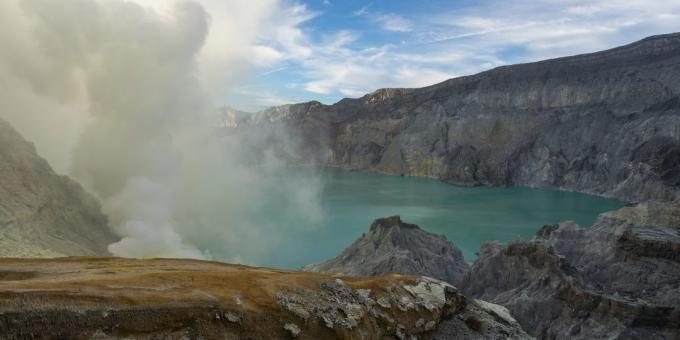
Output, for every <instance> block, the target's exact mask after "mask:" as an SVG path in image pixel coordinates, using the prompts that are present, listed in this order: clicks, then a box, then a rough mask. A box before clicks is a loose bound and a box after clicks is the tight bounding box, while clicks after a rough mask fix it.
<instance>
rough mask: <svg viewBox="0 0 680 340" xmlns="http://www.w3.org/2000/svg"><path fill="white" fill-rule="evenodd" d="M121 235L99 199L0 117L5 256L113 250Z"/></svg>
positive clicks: (0, 239) (0, 231) (0, 217)
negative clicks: (109, 222)
mask: <svg viewBox="0 0 680 340" xmlns="http://www.w3.org/2000/svg"><path fill="white" fill-rule="evenodd" d="M116 240H117V239H116V237H115V236H114V235H113V234H112V233H111V232H110V231H109V229H108V227H107V218H106V216H104V215H103V214H102V212H101V208H100V206H99V203H98V201H97V200H96V199H95V198H94V197H92V196H90V195H89V194H88V193H87V192H85V191H84V190H83V188H82V187H81V186H80V185H79V184H78V183H76V182H74V181H72V180H71V179H69V178H68V177H66V176H59V175H57V174H55V173H54V171H53V170H52V168H50V166H49V164H47V161H45V160H44V159H42V158H40V157H39V156H38V155H37V154H36V151H35V148H34V147H33V145H32V144H31V143H29V142H26V141H25V140H24V139H23V138H22V137H21V136H20V135H19V134H18V133H17V132H16V131H15V130H14V129H13V128H12V127H11V126H10V125H9V124H8V123H7V122H5V121H3V120H1V119H0V256H6V257H35V256H38V257H51V256H65V255H107V254H108V251H107V250H106V247H107V245H108V244H110V243H113V242H115V241H116Z"/></svg>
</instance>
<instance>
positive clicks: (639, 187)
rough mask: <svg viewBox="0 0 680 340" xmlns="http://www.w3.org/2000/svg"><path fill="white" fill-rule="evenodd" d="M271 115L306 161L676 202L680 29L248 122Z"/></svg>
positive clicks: (283, 109) (285, 109)
mask: <svg viewBox="0 0 680 340" xmlns="http://www.w3.org/2000/svg"><path fill="white" fill-rule="evenodd" d="M267 124H268V125H277V124H278V125H285V126H287V128H288V129H290V134H291V135H293V136H296V138H301V139H302V143H301V145H302V146H303V147H304V152H305V154H306V156H307V157H306V159H305V161H315V162H321V163H322V164H326V165H329V166H336V167H343V168H350V169H365V170H372V171H377V172H383V173H389V174H397V175H413V176H424V177H434V178H440V179H442V180H444V181H448V182H451V183H454V184H457V185H527V186H540V187H551V188H560V189H566V190H576V191H582V192H588V193H594V194H599V195H604V196H608V197H616V198H620V199H624V200H628V201H638V200H645V199H649V198H656V199H664V200H672V199H674V198H676V197H679V194H678V192H679V191H680V189H679V188H680V33H674V34H668V35H661V36H654V37H649V38H646V39H643V40H641V41H639V42H636V43H633V44H630V45H626V46H623V47H619V48H615V49H611V50H607V51H603V52H598V53H592V54H585V55H578V56H573V57H566V58H559V59H553V60H546V61H542V62H536V63H529V64H520V65H513V66H504V67H499V68H496V69H493V70H490V71H487V72H483V73H480V74H477V75H473V76H467V77H460V78H455V79H451V80H447V81H445V82H443V83H440V84H437V85H433V86H430V87H425V88H420V89H382V90H378V91H376V92H373V93H371V94H368V95H366V96H364V97H361V98H359V99H343V100H341V101H340V102H338V103H336V104H334V105H323V104H321V103H318V102H310V103H302V104H295V105H285V106H280V107H274V108H271V109H267V110H265V111H263V112H260V113H258V114H256V115H255V117H254V118H253V119H252V121H251V122H250V123H244V124H241V127H240V128H241V129H243V130H246V131H247V130H248V129H247V126H248V125H267Z"/></svg>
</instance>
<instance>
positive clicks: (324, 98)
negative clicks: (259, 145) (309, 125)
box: [220, 0, 680, 111]
mask: <svg viewBox="0 0 680 340" xmlns="http://www.w3.org/2000/svg"><path fill="white" fill-rule="evenodd" d="M675 31H680V1H675V0H674V1H668V0H666V1H658V0H649V1H639V0H602V1H594V0H563V1H557V0H537V1H528V0H507V1H502V2H496V1H442V0H424V1H380V0H376V1H355V0H353V1H339V0H326V1H324V0H309V1H281V2H279V3H277V4H276V12H275V13H274V15H272V16H271V20H269V22H267V23H266V24H265V25H264V28H263V29H261V32H260V34H259V35H258V36H257V38H256V39H255V40H254V41H255V42H254V43H253V45H252V48H251V52H252V55H251V56H250V58H249V62H250V65H249V70H250V72H248V76H247V77H245V78H244V79H242V80H241V81H239V83H238V85H236V86H232V87H230V88H229V89H228V91H225V93H224V94H223V95H221V96H220V100H221V101H222V103H220V104H224V105H230V106H234V107H237V108H240V109H244V110H249V111H254V110H259V109H262V108H265V107H268V106H271V105H279V104H284V103H294V102H302V101H309V100H318V101H321V102H323V103H327V104H331V103H334V102H336V101H338V100H340V99H341V98H343V97H359V96H361V95H363V94H365V93H367V92H371V91H374V90H376V89H378V88H382V87H420V86H426V85H430V84H434V83H437V82H440V81H442V80H445V79H448V78H451V77H456V76H461V75H467V74H474V73H477V72H480V71H483V70H487V69H490V68H493V67H496V66H499V65H505V64H514V63H520V62H528V61H535V60H541V59H546V58H553V57H559V56H565V55H573V54H579V53H586V52H594V51H598V50H602V49H606V48H611V47H614V46H618V45H622V44H626V43H629V42H633V41H635V40H638V39H641V38H643V37H645V36H649V35H654V34H662V33H669V32H675Z"/></svg>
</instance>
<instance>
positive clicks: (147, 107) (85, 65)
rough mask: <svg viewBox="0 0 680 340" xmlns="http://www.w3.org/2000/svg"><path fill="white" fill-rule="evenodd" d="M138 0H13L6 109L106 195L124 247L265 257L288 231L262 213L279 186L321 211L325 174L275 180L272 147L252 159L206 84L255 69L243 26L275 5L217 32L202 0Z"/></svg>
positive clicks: (0, 52)
mask: <svg viewBox="0 0 680 340" xmlns="http://www.w3.org/2000/svg"><path fill="white" fill-rule="evenodd" d="M141 2H142V3H143V4H140V3H136V2H130V1H123V0H107V1H104V0H64V1H51V0H26V1H19V0H16V1H15V0H8V1H3V2H2V3H1V4H0V20H1V21H2V22H3V23H4V24H3V25H4V26H5V27H4V28H3V30H0V44H1V45H2V46H3V47H2V49H0V86H1V87H0V103H1V104H0V106H1V107H2V116H3V117H4V118H6V119H8V120H9V121H10V122H11V123H13V124H14V125H15V126H16V127H17V128H18V129H19V130H20V131H21V132H22V133H23V134H24V135H25V136H26V137H27V138H28V139H30V140H33V141H35V142H36V144H37V147H38V151H39V152H40V153H41V154H42V155H43V156H45V157H46V158H48V160H49V161H50V162H51V163H52V164H54V165H55V167H56V168H57V170H58V171H59V170H61V171H68V173H69V174H71V175H73V176H74V177H76V178H77V179H78V180H79V181H81V183H83V184H84V185H85V186H86V187H87V188H88V189H89V190H90V191H93V192H94V193H95V194H97V195H98V196H99V197H100V199H102V201H103V203H104V210H105V212H106V213H107V214H108V215H109V218H110V225H111V226H112V228H114V230H115V231H116V232H117V233H119V234H120V236H121V238H122V239H121V241H120V242H118V243H115V244H112V245H111V246H110V247H109V250H110V251H111V252H112V253H113V254H114V255H121V256H132V257H151V256H156V257H168V256H171V257H192V258H216V259H221V260H228V261H239V262H256V261H258V260H259V259H260V258H262V257H263V256H266V255H267V254H265V253H263V249H267V245H268V244H269V243H270V242H275V241H276V238H277V236H276V234H277V233H278V232H279V231H278V230H277V226H276V225H273V224H271V223H268V222H262V221H256V219H254V218H253V216H256V215H257V213H256V212H257V211H258V209H266V208H267V205H268V204H270V202H268V200H271V199H272V198H271V197H273V196H272V195H271V193H272V192H273V191H282V192H286V193H287V194H286V197H291V198H293V199H290V200H286V202H279V203H280V204H285V206H284V209H283V211H284V212H286V213H287V214H289V216H296V217H295V218H302V219H312V220H316V219H319V218H320V208H319V207H318V206H317V203H315V202H317V200H316V194H317V192H318V190H319V189H318V188H319V185H318V184H319V182H318V180H313V179H312V180H304V182H296V181H294V180H293V181H287V182H283V183H281V182H278V181H277V174H278V173H279V172H280V171H282V169H283V164H282V161H281V160H279V159H277V157H275V156H273V153H267V152H266V150H265V151H264V154H268V155H269V157H266V158H265V159H264V160H263V161H262V162H257V164H254V162H252V160H251V159H250V151H249V150H245V149H244V148H243V143H242V141H241V140H240V139H239V137H236V136H224V135H223V134H221V133H220V132H219V131H217V128H216V126H215V122H216V121H217V120H216V119H213V118H215V117H216V112H215V109H214V108H213V103H212V101H211V98H210V97H211V96H210V94H211V93H212V91H210V90H205V89H206V87H210V86H213V85H215V84H216V83H217V78H216V75H220V76H221V78H222V79H223V80H222V83H226V82H227V81H235V79H238V78H237V76H236V75H237V74H238V73H240V72H242V71H243V70H245V69H246V67H245V65H244V63H243V60H244V55H243V51H244V50H247V47H248V45H247V44H248V43H249V41H247V39H245V38H244V37H254V36H255V32H253V31H254V30H256V27H255V26H253V25H252V22H258V21H259V20H265V19H266V16H267V15H269V12H268V10H267V8H270V7H271V6H270V7H267V6H262V7H261V8H260V11H257V10H250V11H249V12H248V13H242V12H241V13H239V12H236V13H233V16H234V17H235V18H238V19H235V20H238V21H237V23H238V22H240V21H243V20H247V21H249V22H251V23H250V24H249V25H250V26H245V27H242V29H247V30H249V31H248V32H242V33H240V34H234V33H233V32H229V34H226V33H225V34H226V37H227V38H224V37H225V35H220V37H222V38H220V39H218V38H210V35H209V34H210V33H209V32H210V30H211V28H212V27H213V25H212V24H211V21H214V20H215V18H213V17H211V16H210V15H209V14H208V13H207V12H206V10H205V8H204V7H203V6H202V5H201V4H198V3H195V2H188V1H178V2H176V3H174V5H172V6H165V7H161V6H160V5H159V4H167V2H159V3H155V4H151V2H149V1H141ZM240 2H245V1H234V2H233V3H232V4H231V5H232V6H235V7H237V9H238V6H237V5H234V4H238V3H240ZM151 5H153V6H151ZM213 5H215V4H213ZM215 6H216V5H215ZM221 15H224V14H221ZM242 16H246V17H247V18H246V19H244V18H242ZM219 19H220V23H218V24H217V25H218V26H219V25H221V26H220V27H221V28H222V29H224V27H225V26H224V25H225V24H224V23H223V22H222V20H228V19H229V18H224V17H219ZM227 28H228V27H227ZM232 28H233V27H232ZM217 33H219V32H217ZM213 34H216V33H215V32H213ZM232 36H233V37H238V39H236V38H235V41H230V40H229V38H228V37H232ZM225 39H226V40H225ZM206 41H208V45H207V46H206ZM232 43H233V44H232ZM230 51H234V52H233V53H231V52H230ZM220 59H222V60H224V63H223V64H219V60H220ZM206 70H209V71H210V77H202V76H201V71H206ZM230 70H233V72H230ZM290 149H291V150H295V144H294V143H293V142H292V141H291V145H290ZM300 181H303V180H302V179H300Z"/></svg>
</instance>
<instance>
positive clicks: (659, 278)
mask: <svg viewBox="0 0 680 340" xmlns="http://www.w3.org/2000/svg"><path fill="white" fill-rule="evenodd" d="M679 250H680V202H675V203H659V202H647V203H644V204H640V205H637V206H635V207H626V208H623V209H621V210H619V211H616V212H610V213H605V214H603V215H601V216H600V218H599V219H598V221H597V222H596V223H595V224H594V225H593V226H592V227H591V228H590V229H588V230H584V229H582V228H580V227H579V226H578V225H576V224H574V223H573V222H565V223H561V224H559V225H551V226H545V227H544V228H542V229H541V230H540V231H539V232H538V233H537V235H536V237H535V238H534V240H532V241H530V242H521V241H518V242H513V243H510V244H508V245H501V244H500V243H497V242H491V243H487V244H485V245H484V246H483V247H482V250H481V251H480V255H479V258H478V259H477V260H476V261H475V262H474V264H473V265H472V267H471V270H470V272H469V275H468V277H466V279H465V280H464V282H463V284H462V287H463V291H464V292H465V293H466V294H469V295H471V296H474V297H477V298H481V299H486V300H488V301H491V302H494V303H498V304H501V305H503V306H505V307H507V308H508V309H509V310H510V311H511V313H512V315H513V316H515V317H516V318H517V320H518V321H519V322H520V324H521V325H522V326H523V327H524V328H525V329H526V330H527V331H528V332H529V333H531V334H533V335H534V336H536V337H539V338H544V339H554V338H563V337H565V336H568V337H569V338H570V339H605V338H606V339H611V338H622V339H643V338H649V339H677V338H678V337H680V258H679V257H678V254H679V253H680V252H679Z"/></svg>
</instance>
